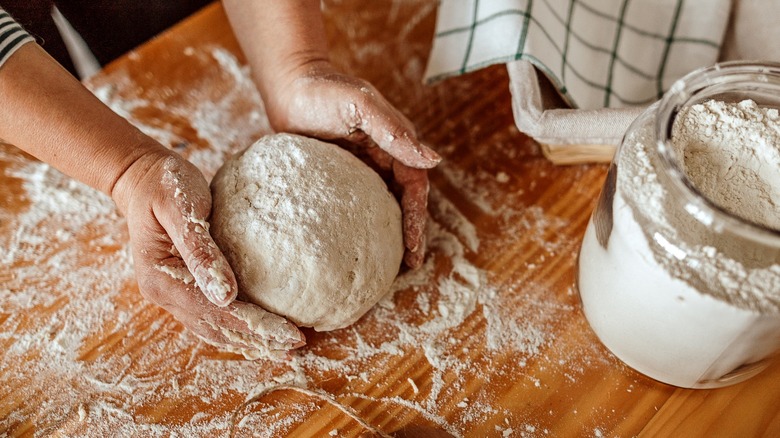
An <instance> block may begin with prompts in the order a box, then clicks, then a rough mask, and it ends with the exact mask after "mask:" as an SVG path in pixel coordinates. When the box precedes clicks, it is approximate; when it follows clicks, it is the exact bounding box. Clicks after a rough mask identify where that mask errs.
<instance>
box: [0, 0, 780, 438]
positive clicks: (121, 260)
mask: <svg viewBox="0 0 780 438" xmlns="http://www.w3.org/2000/svg"><path fill="white" fill-rule="evenodd" d="M324 10H325V15H326V18H327V28H328V38H329V41H330V44H331V48H332V56H333V59H334V61H335V62H336V63H337V64H338V65H340V66H341V67H342V68H344V69H345V70H347V71H349V72H352V73H355V74H357V75H360V76H362V77H364V78H366V79H368V80H370V81H372V82H373V83H374V84H375V85H376V86H377V88H378V89H379V90H380V91H382V92H383V93H384V94H385V95H386V96H387V97H388V98H389V100H391V101H392V102H393V103H394V104H395V105H397V106H398V108H399V109H400V110H401V111H402V112H404V113H405V114H406V115H408V117H409V118H410V119H411V120H412V121H413V122H414V123H415V124H416V126H417V127H418V129H419V133H420V135H421V138H423V139H424V140H425V141H426V142H427V143H429V144H430V145H432V146H433V147H434V148H435V149H436V150H438V151H439V152H440V153H441V154H442V155H443V156H444V157H445V161H444V162H443V163H442V165H441V166H439V167H438V168H437V169H435V170H433V171H432V172H431V179H432V183H433V188H434V189H433V193H432V196H431V207H430V208H431V212H432V217H433V220H432V223H433V225H432V226H431V229H430V231H431V236H432V242H431V243H432V245H431V246H432V248H431V253H430V254H429V258H428V265H427V267H426V269H424V270H423V271H421V272H420V273H418V274H409V273H406V274H404V275H403V278H404V279H405V280H406V281H407V283H408V284H406V285H404V284H399V287H398V289H399V290H398V291H397V292H396V293H395V295H394V296H392V297H390V298H388V299H387V300H386V301H384V302H383V303H382V305H381V306H379V307H378V308H377V309H375V310H373V311H372V312H371V313H369V315H367V316H366V317H365V318H364V319H362V320H361V321H360V322H359V323H358V324H356V325H355V326H354V327H353V328H349V329H345V330H340V331H336V332H333V333H314V332H312V331H306V334H307V336H308V339H309V344H308V345H307V346H306V347H304V348H303V349H302V350H301V351H300V352H298V353H296V356H295V357H294V358H293V359H292V360H290V361H288V362H277V363H275V362H269V361H257V362H250V361H245V360H243V359H242V358H241V357H238V356H236V355H233V354H228V353H223V352H219V351H217V350H216V349H214V348H212V347H209V346H207V345H204V344H203V343H201V342H199V341H198V340H197V339H196V338H195V337H194V336H192V335H190V334H188V333H187V332H186V331H184V330H183V328H182V327H181V325H179V324H178V323H177V322H176V321H175V320H173V318H171V317H170V315H168V314H166V313H165V312H164V311H162V310H160V309H158V308H156V307H155V306H152V305H150V304H148V303H146V302H145V301H144V300H143V298H141V297H140V295H139V294H138V291H137V287H136V285H135V283H134V281H133V278H132V265H131V260H130V259H129V257H128V256H127V235H126V230H125V227H124V220H123V219H122V218H120V217H119V216H118V215H117V214H116V212H115V211H114V210H113V209H112V207H111V203H110V201H109V200H107V199H105V197H102V196H101V195H98V194H96V193H94V192H92V191H90V190H87V189H85V188H84V187H82V186H80V185H77V184H75V183H73V182H71V181H70V180H68V179H67V178H64V177H62V176H60V175H59V174H57V173H56V172H54V171H52V170H51V169H48V168H47V167H46V166H44V165H41V164H39V163H37V162H35V161H34V160H32V159H31V158H30V157H27V156H25V155H24V154H22V153H21V152H19V151H18V150H17V149H15V148H13V147H12V146H8V145H3V146H0V260H1V261H3V263H2V266H0V351H2V352H1V353H0V357H1V358H2V359H1V362H0V432H5V433H6V434H7V435H8V436H27V435H37V436H41V435H54V436H73V435H91V436H231V435H235V436H303V437H308V436H329V435H330V434H331V433H332V434H333V436H342V437H354V436H359V435H360V434H362V433H364V432H366V431H367V429H366V428H365V427H364V426H363V425H361V424H360V423H359V422H358V421H356V420H355V419H354V418H353V416H350V415H347V414H345V413H344V410H346V411H348V412H351V413H352V414H353V415H354V416H355V417H359V418H360V419H362V420H363V421H365V422H366V423H367V424H368V425H370V427H372V428H375V429H377V430H380V431H382V432H383V433H386V434H392V435H394V436H421V437H436V436H449V435H455V436H468V437H486V436H498V437H503V436H539V437H543V436H635V435H643V436H685V437H691V436H708V437H709V436H762V435H763V436H780V415H778V406H780V403H779V402H780V366H778V365H777V364H775V365H773V366H772V367H770V369H768V370H767V371H765V372H764V373H762V374H760V375H759V376H757V377H755V378H753V379H752V380H749V381H747V382H744V383H742V384H738V385H735V386H732V387H729V388H724V389H718V390H695V391H694V390H684V389H678V388H674V387H671V386H668V385H664V384H661V383H658V382H655V381H653V380H651V379H648V378H646V377H643V376H642V375H640V374H638V373H636V372H634V371H632V370H631V369H629V368H628V367H626V366H624V365H622V364H621V363H620V362H619V361H618V360H617V359H615V358H614V357H613V356H611V355H610V353H609V352H608V351H607V350H606V349H605V348H604V347H603V346H601V344H599V342H598V340H597V338H596V337H595V335H594V334H593V333H592V332H591V331H590V329H589V327H588V325H587V322H586V321H585V319H584V317H583V315H582V313H581V310H580V304H579V300H578V298H577V293H576V280H575V266H576V257H577V251H578V248H579V242H580V239H581V236H582V234H583V232H584V230H585V226H586V224H587V221H588V218H589V215H590V212H591V210H592V208H593V206H594V204H595V200H596V197H597V195H598V193H599V190H600V186H601V183H602V181H603V179H604V176H605V173H606V166H604V165H578V166H562V167H556V166H554V165H552V164H551V163H550V162H549V161H547V160H546V159H545V158H544V157H543V155H542V152H541V151H540V149H539V147H538V146H537V145H535V144H534V143H533V142H532V141H530V140H529V139H528V138H526V137H524V136H523V135H521V134H520V133H519V132H518V131H517V130H516V128H515V127H514V123H513V120H512V111H511V106H510V96H509V91H508V78H507V74H506V71H505V69H504V68H503V67H501V66H495V67H490V68H487V69H484V70H480V71H478V72H475V73H472V74H468V75H465V76H462V77H458V78H453V79H449V80H446V81H444V82H441V83H438V84H435V85H432V86H425V85H423V84H422V83H421V78H422V74H423V70H424V66H425V59H426V57H427V54H428V51H429V49H430V41H431V37H432V34H433V26H434V20H435V2H433V1H403V0H397V1H394V2H390V1H389V0H388V1H373V2H358V1H355V0H342V1H336V0H332V1H327V2H325V6H324ZM242 63H243V58H242V57H241V55H240V53H239V49H238V46H237V44H236V42H235V40H234V38H233V36H232V33H231V31H230V28H229V26H228V23H227V21H226V19H225V17H224V13H223V11H222V10H221V8H220V7H219V6H218V5H212V6H211V7H209V8H207V9H205V10H204V11H202V12H200V13H199V14H197V15H196V16H194V17H192V18H190V19H188V20H186V21H185V22H183V23H182V24H180V25H178V26H176V27H174V28H173V29H171V30H170V31H169V32H167V33H165V34H163V35H162V36H160V37H159V38H157V39H155V40H153V41H151V42H149V43H147V44H146V45H144V46H142V47H140V48H139V49H138V50H136V51H134V52H132V53H130V54H128V55H126V56H124V57H123V58H122V59H120V60H118V61H116V62H115V63H113V64H112V65H110V66H109V67H108V68H106V69H105V71H103V72H101V73H100V74H99V75H98V76H97V77H96V78H94V79H93V80H91V81H90V83H89V86H90V87H91V88H92V89H93V90H95V92H96V94H98V95H99V96H100V97H101V98H102V99H104V100H105V101H106V102H107V103H108V104H109V105H110V106H111V107H112V108H114V109H115V110H117V111H118V112H120V113H122V114H123V115H125V116H127V117H128V118H129V119H131V120H132V121H133V122H134V123H136V124H138V125H139V126H141V127H142V128H143V129H145V130H146V131H147V132H149V133H150V134H151V135H153V136H155V137H156V138H158V139H159V140H161V141H162V142H164V143H165V144H167V145H169V146H170V147H173V148H174V149H176V150H178V151H180V152H181V153H183V154H184V155H185V156H187V157H189V158H190V159H191V160H192V161H193V162H195V163H196V164H197V165H199V167H200V168H201V169H202V170H203V171H204V174H206V175H207V176H209V177H210V176H211V175H212V174H213V172H214V171H215V170H216V168H217V167H218V166H219V164H220V163H221V162H222V160H224V158H225V156H227V154H229V153H230V152H232V151H235V150H238V149H239V148H240V147H242V146H246V145H247V144H248V143H249V142H250V141H251V140H253V139H255V138H257V137H259V136H260V135H262V134H264V133H268V132H269V128H268V125H267V122H266V121H265V118H264V113H263V110H262V106H261V103H260V102H259V101H258V99H257V94H256V91H254V89H253V88H252V86H251V83H250V82H249V81H248V77H247V72H246V69H242V67H241V66H242ZM296 379H297V380H296ZM280 383H283V384H289V385H303V384H305V386H306V387H307V388H308V389H309V390H310V391H311V394H303V393H299V392H296V391H294V390H290V389H282V390H278V391H275V392H271V393H268V394H264V393H262V392H263V390H264V389H266V388H269V387H273V386H274V385H278V384H280ZM261 393H262V394H261ZM312 394H313V395H312ZM339 407H341V408H343V410H342V409H340V408H339Z"/></svg>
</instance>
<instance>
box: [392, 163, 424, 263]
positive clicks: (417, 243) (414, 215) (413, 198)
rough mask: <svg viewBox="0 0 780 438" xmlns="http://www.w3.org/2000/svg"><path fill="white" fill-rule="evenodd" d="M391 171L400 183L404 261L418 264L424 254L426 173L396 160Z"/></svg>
mask: <svg viewBox="0 0 780 438" xmlns="http://www.w3.org/2000/svg"><path fill="white" fill-rule="evenodd" d="M393 175H394V176H395V180H396V181H397V182H398V184H399V185H400V186H401V190H402V192H401V210H402V211H403V218H404V219H403V221H404V223H403V230H404V245H405V246H406V251H405V252H404V262H405V263H406V265H407V266H409V267H410V268H412V269H416V268H419V267H420V266H421V265H422V262H423V259H424V258H425V225H426V222H427V220H428V210H427V207H428V189H429V185H428V173H427V171H426V170H424V169H414V168H411V167H407V166H405V165H403V164H402V163H400V162H398V161H396V162H394V163H393Z"/></svg>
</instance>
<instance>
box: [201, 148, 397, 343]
mask: <svg viewBox="0 0 780 438" xmlns="http://www.w3.org/2000/svg"><path fill="white" fill-rule="evenodd" d="M211 192H212V196H213V210H212V216H211V233H212V235H213V236H214V239H215V240H216V242H217V244H218V245H219V247H220V248H221V249H222V251H223V252H224V253H225V256H226V257H227V259H228V261H229V262H230V265H231V266H232V267H233V270H234V272H235V273H236V277H237V279H238V285H239V298H241V299H244V300H246V301H249V302H253V303H256V304H258V305H260V306H262V307H264V308H265V309H267V310H269V311H271V312H274V313H277V314H279V315H283V316H285V317H287V318H289V319H290V320H291V321H293V322H294V323H296V324H298V325H299V326H306V327H314V329H316V330H318V331H326V330H335V329H338V328H342V327H346V326H348V325H350V324H352V323H354V322H355V321H357V320H358V319H359V318H360V317H361V316H362V315H363V314H364V313H366V312H367V311H368V309H370V308H371V306H373V305H374V304H376V302H377V301H379V299H381V298H382V296H383V295H384V294H385V293H387V292H388V290H389V288H390V285H391V283H392V282H393V280H394V279H395V276H396V275H397V274H398V269H399V266H400V264H401V257H402V256H403V250H404V248H403V236H402V226H401V210H400V208H399V207H398V203H397V202H396V200H395V199H394V198H393V196H392V195H391V194H390V192H389V191H388V190H387V186H386V185H385V183H384V182H383V181H382V179H381V178H380V177H379V175H377V174H376V173H375V172H374V171H373V170H371V169H370V168H369V167H368V166H366V165H365V164H363V163H362V162H361V161H360V160H359V159H357V158H355V157H354V156H353V155H352V154H350V153H349V152H347V151H344V150H343V149H341V148H339V147H337V146H335V145H331V144H328V143H323V142H321V141H318V140H314V139H310V138H306V137H301V136H297V135H289V134H277V135H270V136H266V137H263V138H261V139H260V140H259V141H258V142H257V143H255V144H253V145H252V146H251V147H249V149H247V150H246V151H244V152H243V153H240V154H238V155H237V156H235V157H233V158H232V159H230V160H229V161H227V162H226V163H225V164H224V165H223V166H222V168H221V169H220V170H219V172H217V175H216V176H215V177H214V180H213V181H212V183H211Z"/></svg>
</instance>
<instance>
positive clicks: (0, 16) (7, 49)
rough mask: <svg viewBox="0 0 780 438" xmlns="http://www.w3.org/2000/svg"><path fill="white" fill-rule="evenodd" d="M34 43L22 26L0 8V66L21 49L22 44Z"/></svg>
mask: <svg viewBox="0 0 780 438" xmlns="http://www.w3.org/2000/svg"><path fill="white" fill-rule="evenodd" d="M31 41H35V39H34V38H33V37H31V36H30V34H28V33H27V32H25V30H24V29H22V26H20V25H19V24H18V23H17V22H16V21H14V19H13V18H11V16H10V15H8V13H7V12H6V11H5V10H3V8H0V66H2V65H3V64H5V61H6V60H8V58H10V57H11V55H13V54H14V52H16V50H17V49H19V48H20V47H22V45H23V44H25V43H29V42H31Z"/></svg>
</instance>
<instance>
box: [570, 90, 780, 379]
mask: <svg viewBox="0 0 780 438" xmlns="http://www.w3.org/2000/svg"><path fill="white" fill-rule="evenodd" d="M652 129H654V126H653V124H652V123H645V124H644V125H642V126H639V127H638V129H635V130H634V131H633V132H632V133H631V134H629V135H628V136H627V139H626V140H625V142H624V145H623V146H622V150H621V152H620V155H619V157H618V159H617V189H616V191H615V195H614V201H613V204H612V206H613V217H612V230H611V234H610V235H609V240H608V245H607V248H606V249H605V248H604V247H603V246H602V245H601V244H600V243H599V242H598V240H597V237H596V231H595V228H594V221H593V219H591V223H590V224H589V226H588V231H587V232H586V236H585V238H584V241H583V247H582V253H581V257H580V278H579V286H580V292H581V295H582V300H583V306H584V310H585V313H586V315H587V317H588V321H589V322H590V324H591V326H592V327H593V328H594V330H595V331H596V333H597V334H598V335H599V337H600V338H601V340H602V341H603V342H604V343H605V344H606V345H607V346H608V347H609V348H610V349H611V350H612V351H613V352H614V353H615V354H616V355H617V356H618V357H620V358H621V359H623V360H624V361H625V362H627V363H628V364H629V365H631V366H633V367H634V368H636V369H638V370H639V371H642V372H644V373H645V374H648V375H650V376H651V377H655V378H657V379H659V380H662V381H665V382H668V383H672V384H676V385H679V386H689V387H695V386H719V384H718V382H717V380H718V379H721V378H723V376H724V375H728V376H729V378H731V381H732V382H734V381H738V380H742V379H744V378H747V377H749V376H750V375H753V374H754V373H755V372H757V371H759V370H761V369H763V366H758V365H754V364H755V363H756V362H757V361H759V360H760V359H762V358H763V357H765V356H766V355H767V354H769V353H771V352H773V351H774V350H775V349H777V348H778V347H780V341H778V337H777V333H780V318H778V312H779V311H780V266H779V265H778V264H777V261H776V260H774V259H773V258H771V257H770V258H768V259H767V258H762V256H765V255H766V254H764V253H762V252H760V251H757V250H756V245H755V244H753V245H751V244H750V243H749V242H748V243H746V242H745V241H737V242H735V241H734V237H733V235H729V234H719V233H716V232H714V231H713V230H712V229H710V228H708V227H706V226H705V225H703V224H702V223H701V222H699V221H697V220H696V219H695V218H693V217H692V216H691V215H690V214H689V213H687V212H686V211H684V210H683V207H682V206H681V205H679V204H680V202H679V201H678V200H676V198H675V197H674V196H675V195H674V194H673V193H671V192H669V190H668V187H667V186H666V185H664V183H663V181H664V180H663V179H659V176H658V173H657V172H658V169H659V168H660V166H661V163H660V162H659V159H658V157H657V155H655V154H654V153H652V152H651V151H650V149H649V148H654V147H655V144H654V142H653V140H652V139H653V136H652V135H651V134H650V132H651V131H650V130H652ZM673 143H674V146H673V147H674V148H675V151H676V154H677V156H679V157H684V158H683V162H684V171H685V172H686V174H687V176H688V177H689V178H690V180H691V181H692V183H693V184H694V185H695V186H696V187H697V189H698V190H700V191H701V192H702V193H704V194H705V195H706V196H707V197H708V198H710V199H711V200H713V201H714V202H715V203H717V204H718V205H720V206H721V207H722V208H724V209H726V210H728V211H731V212H733V213H734V214H738V215H740V216H742V217H744V218H746V219H749V220H752V221H754V222H757V223H761V224H765V225H767V226H775V227H776V226H777V225H778V224H780V216H779V214H780V208H779V207H778V205H780V203H778V202H777V201H778V200H780V149H779V148H780V119H778V114H777V111H776V110H773V109H762V108H759V107H757V106H756V105H755V103H753V102H750V101H745V102H741V103H739V104H726V103H724V102H719V101H709V102H706V103H703V104H700V105H694V106H692V107H690V108H689V109H687V110H685V111H683V112H681V113H680V115H679V116H678V118H677V120H676V122H675V128H674V131H673ZM774 257H776V254H775V255H774ZM759 365H760V364H759ZM763 365H764V366H765V364H763Z"/></svg>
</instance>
